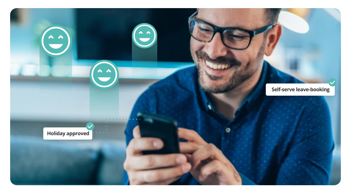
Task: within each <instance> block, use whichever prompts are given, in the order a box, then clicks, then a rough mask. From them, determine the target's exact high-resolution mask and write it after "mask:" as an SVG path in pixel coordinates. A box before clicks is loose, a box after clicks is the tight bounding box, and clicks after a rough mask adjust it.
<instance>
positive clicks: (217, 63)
mask: <svg viewBox="0 0 350 194" xmlns="http://www.w3.org/2000/svg"><path fill="white" fill-rule="evenodd" d="M196 17H197V18H198V19H200V20H203V21H206V22H208V23H211V24H213V25H215V26H219V27H239V28H243V29H246V30H256V29H258V28H261V27H263V26H266V25H269V24H267V22H266V16H265V9H199V10H198V15H197V16H196ZM220 36H221V35H220V34H219V33H216V34H215V36H214V37H213V39H212V41H211V42H210V43H203V42H199V41H197V40H195V39H194V38H191V55H192V58H193V60H194V62H195V63H196V66H197V68H198V71H199V72H198V73H199V83H200V85H201V87H202V88H203V89H204V90H205V91H206V92H210V93H224V92H228V91H230V90H232V89H235V88H238V87H239V86H240V85H241V84H242V83H244V82H245V81H246V80H247V79H249V78H250V77H251V76H252V75H253V74H254V73H256V72H257V71H258V70H259V67H260V66H261V64H262V63H261V62H262V60H263V56H264V52H265V37H264V33H261V34H258V35H256V36H254V38H253V39H252V41H251V43H250V46H249V47H248V48H247V49H245V50H233V49H230V48H228V47H226V46H225V45H223V43H222V41H221V37H220Z"/></svg>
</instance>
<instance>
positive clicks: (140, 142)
mask: <svg viewBox="0 0 350 194" xmlns="http://www.w3.org/2000/svg"><path fill="white" fill-rule="evenodd" d="M133 135H134V139H132V140H131V141H130V143H129V145H128V147H127V148H126V159H125V162H124V169H125V170H126V172H127V173H128V177H129V181H130V185H136V184H142V185H168V184H170V183H172V182H174V181H176V180H177V179H179V178H180V177H181V176H182V175H183V174H184V173H187V172H188V171H190V169H191V165H190V163H188V162H187V158H186V156H185V155H184V154H164V155H142V151H145V150H158V149H161V148H162V147H163V142H162V141H161V140H160V139H158V138H141V135H140V129H139V127H138V126H136V127H135V128H134V130H133ZM196 148H197V147H195V149H196ZM191 149H193V148H192V147H191V146H190V145H189V146H187V147H186V146H185V147H184V149H182V150H183V152H185V153H186V152H191Z"/></svg>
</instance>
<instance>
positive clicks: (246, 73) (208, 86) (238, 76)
mask: <svg viewBox="0 0 350 194" xmlns="http://www.w3.org/2000/svg"><path fill="white" fill-rule="evenodd" d="M265 43H266V38H265V39H264V42H263V44H262V45H261V47H260V49H259V52H258V54H257V57H256V60H255V61H261V60H262V59H263V56H264V53H265V49H264V48H265ZM193 54H195V56H196V59H197V60H194V61H195V64H196V66H197V69H198V82H199V84H200V86H201V87H202V89H203V90H204V91H205V92H207V93H226V92H228V91H231V90H234V89H236V88H238V87H239V86H240V85H241V84H242V83H243V82H245V81H246V80H247V79H249V78H250V77H251V76H252V75H253V74H254V73H256V72H257V71H258V69H259V64H258V63H257V62H254V63H251V62H248V63H247V64H245V65H242V63H241V62H240V61H238V60H237V59H236V58H234V57H217V58H216V59H211V58H210V57H209V56H208V55H207V54H206V53H205V52H203V51H201V50H198V51H196V52H195V53H194V52H193V51H192V49H191V55H192V58H193V59H195V57H194V56H193ZM203 60H206V61H209V62H211V63H215V64H229V65H230V68H233V71H232V73H231V74H230V75H229V76H227V75H225V76H214V75H209V74H208V73H207V72H206V71H205V69H204V67H203V65H205V64H203V63H202V62H201V61H203ZM204 76H206V77H207V78H209V80H210V81H209V82H207V83H206V82H205V81H204ZM216 80H224V83H223V84H217V83H215V81H216Z"/></svg>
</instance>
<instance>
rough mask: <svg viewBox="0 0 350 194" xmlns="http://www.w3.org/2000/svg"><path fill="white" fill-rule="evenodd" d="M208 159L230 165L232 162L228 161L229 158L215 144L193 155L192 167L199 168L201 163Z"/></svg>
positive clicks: (204, 147)
mask: <svg viewBox="0 0 350 194" xmlns="http://www.w3.org/2000/svg"><path fill="white" fill-rule="evenodd" d="M207 159H211V160H219V161H220V162H222V163H224V164H227V163H229V164H230V162H229V161H228V160H227V158H226V157H225V156H224V154H223V153H222V152H221V150H219V149H218V148H217V147H216V146H215V145H213V144H207V145H205V146H203V147H202V148H200V149H199V150H198V151H196V152H194V153H193V154H192V167H193V168H197V167H198V165H199V164H200V163H201V161H204V160H207Z"/></svg>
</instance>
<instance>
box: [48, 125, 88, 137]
mask: <svg viewBox="0 0 350 194" xmlns="http://www.w3.org/2000/svg"><path fill="white" fill-rule="evenodd" d="M43 138H44V140H92V130H91V131H89V130H87V129H86V127H44V130H43Z"/></svg>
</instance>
